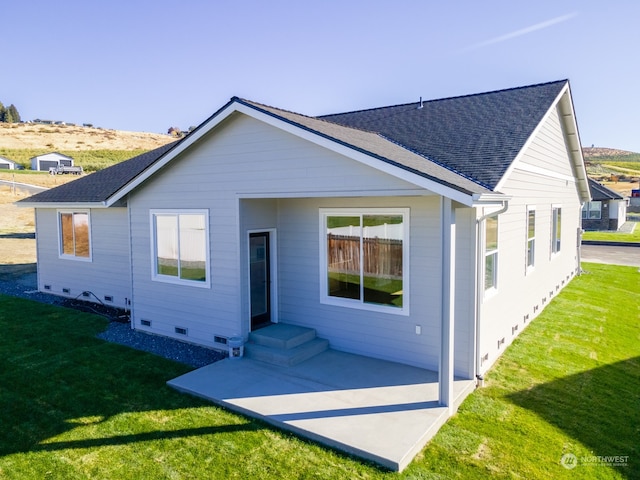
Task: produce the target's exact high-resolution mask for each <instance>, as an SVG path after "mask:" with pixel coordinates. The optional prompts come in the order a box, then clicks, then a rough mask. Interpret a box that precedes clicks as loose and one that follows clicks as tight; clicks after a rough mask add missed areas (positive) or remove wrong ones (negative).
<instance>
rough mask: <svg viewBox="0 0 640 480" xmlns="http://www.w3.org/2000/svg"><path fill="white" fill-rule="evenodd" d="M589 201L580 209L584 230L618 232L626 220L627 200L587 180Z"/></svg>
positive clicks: (590, 179)
mask: <svg viewBox="0 0 640 480" xmlns="http://www.w3.org/2000/svg"><path fill="white" fill-rule="evenodd" d="M589 191H590V192H591V201H590V202H587V203H585V204H584V206H583V207H582V228H583V229H584V230H618V229H619V228H620V227H621V226H622V224H623V223H624V222H625V221H626V219H627V199H626V198H624V197H623V196H622V195H620V194H619V193H618V192H615V191H613V190H611V189H610V188H607V187H605V186H604V185H602V184H600V183H598V182H596V181H595V180H594V179H592V178H589Z"/></svg>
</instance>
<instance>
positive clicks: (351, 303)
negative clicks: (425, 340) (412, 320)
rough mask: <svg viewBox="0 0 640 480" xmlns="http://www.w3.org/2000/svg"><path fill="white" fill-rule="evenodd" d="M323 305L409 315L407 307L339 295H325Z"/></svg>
mask: <svg viewBox="0 0 640 480" xmlns="http://www.w3.org/2000/svg"><path fill="white" fill-rule="evenodd" d="M320 303H321V304H323V305H332V306H334V307H342V308H350V309H353V310H364V311H367V312H379V313H385V314H389V315H401V316H405V317H406V316H409V309H408V308H407V307H402V308H400V307H391V306H385V305H377V304H375V303H363V302H360V301H358V300H349V299H341V298H338V297H324V298H321V299H320Z"/></svg>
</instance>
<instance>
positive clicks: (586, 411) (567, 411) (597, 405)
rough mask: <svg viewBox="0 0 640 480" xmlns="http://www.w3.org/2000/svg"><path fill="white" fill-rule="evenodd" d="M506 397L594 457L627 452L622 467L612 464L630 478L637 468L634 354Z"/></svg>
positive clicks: (639, 360) (639, 418)
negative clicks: (540, 418)
mask: <svg viewBox="0 0 640 480" xmlns="http://www.w3.org/2000/svg"><path fill="white" fill-rule="evenodd" d="M508 398H509V399H510V400H511V401H512V402H513V403H515V404H516V405H519V406H521V407H523V408H526V409H528V410H530V411H533V412H535V413H536V414H538V415H539V416H540V417H542V418H544V419H545V420H546V421H547V422H548V423H550V424H552V425H555V426H556V427H558V428H560V429H561V430H563V431H564V432H565V433H566V434H567V435H570V436H571V437H572V438H574V439H575V440H577V441H579V442H580V443H582V444H583V445H585V446H586V447H587V448H589V449H590V450H591V454H592V455H594V456H610V455H621V456H628V464H627V465H626V466H617V467H615V468H616V469H617V470H618V471H619V473H620V474H622V475H625V476H627V477H629V478H631V477H633V476H634V475H637V473H638V472H640V446H639V444H638V437H639V435H640V357H635V358H630V359H628V360H623V361H620V362H617V363H613V364H609V365H604V366H602V367H598V368H595V369H592V370H587V371H585V372H582V373H578V374H575V375H569V376H567V377H564V378H561V379H559V380H555V381H552V382H548V383H544V384H542V385H538V386H536V387H534V388H531V389H529V390H523V391H520V392H517V393H514V394H511V395H509V396H508ZM569 453H571V452H569ZM636 478H637V477H636Z"/></svg>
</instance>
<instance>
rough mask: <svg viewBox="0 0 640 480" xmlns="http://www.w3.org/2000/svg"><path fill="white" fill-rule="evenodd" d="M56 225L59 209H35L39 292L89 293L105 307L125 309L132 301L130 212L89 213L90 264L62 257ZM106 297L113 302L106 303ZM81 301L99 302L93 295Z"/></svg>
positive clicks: (119, 210)
mask: <svg viewBox="0 0 640 480" xmlns="http://www.w3.org/2000/svg"><path fill="white" fill-rule="evenodd" d="M57 222H58V213H57V210H55V209H44V208H37V209H36V225H37V230H38V237H37V238H38V240H37V253H38V290H40V291H43V292H47V293H54V294H56V295H63V296H66V297H70V298H76V297H77V296H78V295H81V294H82V292H84V291H89V292H92V293H93V294H95V295H96V296H97V297H98V298H99V299H100V300H101V301H103V302H105V304H109V305H113V306H116V307H120V308H126V307H127V299H131V275H130V266H129V233H128V219H127V209H126V208H109V209H92V210H91V211H90V224H91V250H92V259H91V261H90V262H86V261H80V260H73V259H67V258H60V257H59V255H58V252H59V240H58V223H57ZM45 285H47V286H49V287H50V289H45ZM63 289H68V290H69V293H65V292H64V291H63ZM105 296H110V297H112V298H113V301H112V302H106V301H105ZM80 298H81V299H83V300H89V301H96V299H95V298H94V297H93V296H90V297H82V296H81V297H80Z"/></svg>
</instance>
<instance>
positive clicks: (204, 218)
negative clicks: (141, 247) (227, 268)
mask: <svg viewBox="0 0 640 480" xmlns="http://www.w3.org/2000/svg"><path fill="white" fill-rule="evenodd" d="M208 218H209V215H208V212H207V211H206V210H180V211H167V210H153V211H152V212H151V228H152V243H153V245H152V250H153V255H152V262H153V269H152V274H153V279H154V280H158V281H164V282H169V283H182V284H185V285H194V286H202V287H206V286H208V285H209V275H208V272H209V253H208V252H209V249H208V244H209V242H208V239H209V222H208Z"/></svg>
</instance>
